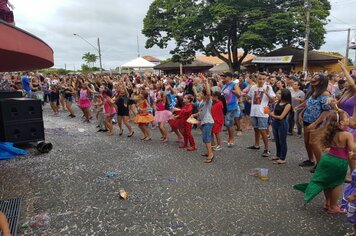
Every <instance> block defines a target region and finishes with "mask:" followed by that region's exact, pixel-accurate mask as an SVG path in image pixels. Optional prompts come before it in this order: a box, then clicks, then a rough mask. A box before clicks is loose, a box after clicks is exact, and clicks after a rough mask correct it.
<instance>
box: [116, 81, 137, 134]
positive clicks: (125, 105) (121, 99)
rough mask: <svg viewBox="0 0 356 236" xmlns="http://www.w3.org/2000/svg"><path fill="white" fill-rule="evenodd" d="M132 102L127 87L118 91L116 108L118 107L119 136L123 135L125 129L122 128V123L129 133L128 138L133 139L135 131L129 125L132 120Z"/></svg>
mask: <svg viewBox="0 0 356 236" xmlns="http://www.w3.org/2000/svg"><path fill="white" fill-rule="evenodd" d="M131 101H132V100H130V98H129V93H128V91H127V89H126V87H120V88H118V90H117V96H116V106H117V124H118V126H119V128H120V133H119V135H120V136H121V135H123V133H124V129H123V127H122V123H124V125H125V126H126V128H127V129H128V131H129V134H128V135H127V137H129V138H130V137H132V135H134V131H133V130H132V127H131V125H130V123H129V119H130V103H131Z"/></svg>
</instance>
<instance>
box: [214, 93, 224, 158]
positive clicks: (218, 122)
mask: <svg viewBox="0 0 356 236" xmlns="http://www.w3.org/2000/svg"><path fill="white" fill-rule="evenodd" d="M212 99H213V106H212V108H211V113H212V115H213V119H214V126H213V130H212V142H211V145H212V148H213V150H214V151H220V150H221V149H222V147H221V135H220V134H221V131H222V127H223V125H224V115H225V114H226V111H227V109H226V101H225V97H224V96H222V95H221V92H218V91H216V92H214V93H213V96H212ZM214 136H215V138H216V143H215V140H214Z"/></svg>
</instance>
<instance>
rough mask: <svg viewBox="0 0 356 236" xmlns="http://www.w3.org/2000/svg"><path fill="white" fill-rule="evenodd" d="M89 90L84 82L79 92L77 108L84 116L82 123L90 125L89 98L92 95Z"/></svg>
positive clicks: (91, 91)
mask: <svg viewBox="0 0 356 236" xmlns="http://www.w3.org/2000/svg"><path fill="white" fill-rule="evenodd" d="M94 92H95V91H93V90H92V89H91V88H89V83H88V82H85V83H84V84H83V86H82V88H81V89H80V92H79V107H80V108H81V109H82V111H83V114H84V118H85V120H84V122H87V123H90V119H91V113H90V107H91V102H90V97H91V94H92V93H94Z"/></svg>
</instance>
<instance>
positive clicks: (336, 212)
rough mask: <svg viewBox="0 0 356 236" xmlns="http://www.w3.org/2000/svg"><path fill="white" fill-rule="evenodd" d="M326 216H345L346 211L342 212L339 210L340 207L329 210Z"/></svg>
mask: <svg viewBox="0 0 356 236" xmlns="http://www.w3.org/2000/svg"><path fill="white" fill-rule="evenodd" d="M328 214H331V215H333V214H346V211H344V210H343V209H341V208H340V207H338V209H337V210H331V209H330V208H329V210H328Z"/></svg>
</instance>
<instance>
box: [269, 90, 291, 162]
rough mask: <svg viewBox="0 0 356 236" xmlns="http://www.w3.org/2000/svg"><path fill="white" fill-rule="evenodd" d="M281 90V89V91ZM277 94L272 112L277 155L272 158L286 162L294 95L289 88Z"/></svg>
mask: <svg viewBox="0 0 356 236" xmlns="http://www.w3.org/2000/svg"><path fill="white" fill-rule="evenodd" d="M279 91H281V92H280V93H279ZM279 91H278V92H277V94H276V96H277V99H278V101H277V103H276V105H275V107H274V111H273V112H271V114H270V117H271V118H272V132H273V137H274V139H275V142H276V149H277V155H276V156H274V157H271V158H270V160H273V161H275V162H274V163H275V164H285V163H286V156H287V150H288V147H287V135H288V114H289V112H290V111H291V109H292V105H291V103H292V95H291V92H290V91H289V89H282V90H279Z"/></svg>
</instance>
